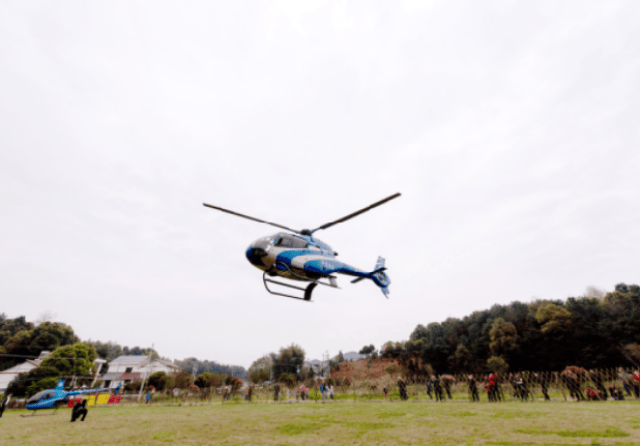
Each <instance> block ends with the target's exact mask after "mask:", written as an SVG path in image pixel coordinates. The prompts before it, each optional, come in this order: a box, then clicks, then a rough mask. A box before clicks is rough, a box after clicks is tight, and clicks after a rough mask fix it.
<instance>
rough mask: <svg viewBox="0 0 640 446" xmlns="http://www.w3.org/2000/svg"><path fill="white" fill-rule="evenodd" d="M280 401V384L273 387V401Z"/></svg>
mask: <svg viewBox="0 0 640 446" xmlns="http://www.w3.org/2000/svg"><path fill="white" fill-rule="evenodd" d="M279 399H280V384H278V383H276V385H275V386H273V401H278V400H279Z"/></svg>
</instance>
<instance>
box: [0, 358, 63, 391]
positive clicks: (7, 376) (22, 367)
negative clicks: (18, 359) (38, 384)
mask: <svg viewBox="0 0 640 446" xmlns="http://www.w3.org/2000/svg"><path fill="white" fill-rule="evenodd" d="M49 353H51V352H50V351H46V350H45V351H42V352H40V356H39V357H38V359H27V360H26V361H25V362H23V363H22V364H18V365H14V366H13V367H11V368H10V369H7V370H3V371H2V372H0V393H5V392H6V391H7V388H8V387H9V383H10V382H11V381H13V379H14V378H15V377H16V376H18V373H28V372H30V371H31V370H33V369H35V368H36V367H38V366H39V365H40V364H41V363H42V360H43V359H44V358H46V357H47V356H48V355H49Z"/></svg>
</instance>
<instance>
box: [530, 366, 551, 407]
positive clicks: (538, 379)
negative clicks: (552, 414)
mask: <svg viewBox="0 0 640 446" xmlns="http://www.w3.org/2000/svg"><path fill="white" fill-rule="evenodd" d="M533 376H534V378H535V379H536V382H537V383H538V384H540V389H541V390H542V394H543V395H544V400H545V401H551V398H549V391H548V389H547V380H546V379H545V378H544V376H540V375H539V374H538V373H537V372H536V373H534V374H533Z"/></svg>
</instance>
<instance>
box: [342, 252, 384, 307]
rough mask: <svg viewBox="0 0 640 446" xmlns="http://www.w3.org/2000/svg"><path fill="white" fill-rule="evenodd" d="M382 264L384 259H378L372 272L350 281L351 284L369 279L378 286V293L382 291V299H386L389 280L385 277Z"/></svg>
mask: <svg viewBox="0 0 640 446" xmlns="http://www.w3.org/2000/svg"><path fill="white" fill-rule="evenodd" d="M384 262H385V260H384V258H382V257H378V261H377V262H376V267H375V268H374V269H373V271H371V272H370V273H369V274H367V275H366V276H361V277H358V278H357V279H354V280H352V281H351V283H358V282H360V281H361V280H362V279H371V280H373V283H375V284H376V285H378V287H379V288H380V291H382V294H384V297H386V298H387V299H388V298H389V285H390V284H391V279H389V276H388V275H387V273H385V271H386V269H387V268H386V267H385V266H384Z"/></svg>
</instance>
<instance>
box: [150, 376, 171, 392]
mask: <svg viewBox="0 0 640 446" xmlns="http://www.w3.org/2000/svg"><path fill="white" fill-rule="evenodd" d="M168 379H169V378H168V376H167V373H166V372H155V373H152V374H151V376H149V381H148V385H150V386H153V387H155V388H156V390H163V389H164V387H165V386H166V384H167V381H168Z"/></svg>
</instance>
